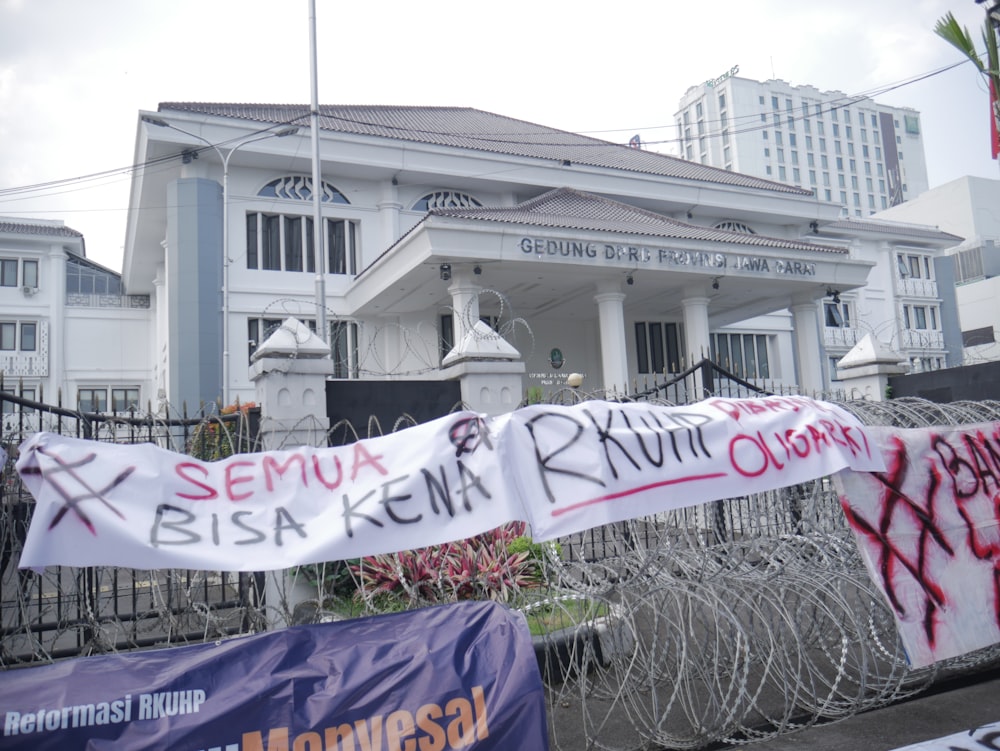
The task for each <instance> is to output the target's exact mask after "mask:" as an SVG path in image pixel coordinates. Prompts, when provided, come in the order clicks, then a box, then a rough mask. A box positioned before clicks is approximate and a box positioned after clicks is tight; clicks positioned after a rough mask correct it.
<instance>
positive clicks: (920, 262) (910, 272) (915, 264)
mask: <svg viewBox="0 0 1000 751" xmlns="http://www.w3.org/2000/svg"><path fill="white" fill-rule="evenodd" d="M896 265H897V267H898V268H899V275H900V276H902V277H903V278H907V277H909V278H912V279H930V278H931V258H930V256H920V255H903V254H900V255H898V256H896Z"/></svg>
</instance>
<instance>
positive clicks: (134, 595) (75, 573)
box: [0, 391, 263, 668]
mask: <svg viewBox="0 0 1000 751" xmlns="http://www.w3.org/2000/svg"><path fill="white" fill-rule="evenodd" d="M0 408H2V412H0V448H3V450H4V451H5V452H6V461H5V462H4V466H3V472H2V475H0V478H2V496H0V554H2V556H0V667H3V668H8V667H12V666H16V665H26V664H34V663H41V662H48V661H51V660H54V659H59V658H63V657H72V656H77V655H86V654H94V653H101V652H114V651H126V650H132V649H139V648H144V647H150V646H161V645H167V644H183V643H188V642H197V641H204V640H206V639H214V638H219V637H221V636H224V635H227V634H239V633H247V632H250V631H253V630H256V629H259V628H260V625H261V624H260V623H259V622H258V620H259V619H258V615H259V612H260V609H259V606H260V602H261V592H262V589H263V578H262V576H261V575H259V574H258V575H252V574H233V573H226V572H206V571H177V570H169V571H136V570H131V569H119V568H107V567H88V568H72V567H50V568H46V569H45V570H43V571H40V572H33V571H30V570H19V569H17V564H18V559H19V554H20V550H21V547H22V545H23V543H24V539H25V535H26V533H27V528H28V524H29V523H30V520H31V515H32V510H33V508H34V505H33V502H32V499H31V496H30V494H29V493H28V491H27V489H26V488H25V487H24V486H23V485H22V483H21V480H20V477H19V476H18V474H17V471H16V469H15V464H16V461H17V458H18V446H20V444H21V443H22V442H23V441H24V440H25V439H26V438H28V437H29V436H30V435H32V434H34V433H37V432H39V431H47V432H53V433H58V434H61V435H70V436H74V437H78V438H86V439H90V440H96V441H102V442H111V443H120V444H127V443H153V444H156V445H159V446H162V447H164V448H167V449H170V450H173V451H180V452H184V453H189V454H193V455H195V456H199V457H202V458H206V459H212V458H218V457H220V456H224V455H228V454H231V453H235V452H239V451H247V450H251V449H252V448H253V446H254V438H253V437H254V436H255V435H256V424H257V423H258V422H259V416H258V415H257V414H255V413H254V412H253V411H251V410H236V411H235V412H234V413H233V414H228V415H225V414H222V415H220V414H216V415H214V416H211V417H207V418H206V417H201V416H199V417H185V416H181V417H177V418H174V419H169V420H163V419H154V418H150V417H146V416H139V415H137V414H135V413H134V412H132V413H127V414H97V413H82V412H78V411H75V410H71V409H68V408H65V407H62V406H59V405H48V404H43V403H40V402H35V401H32V400H29V399H25V398H23V397H20V396H17V395H15V394H11V393H8V392H3V391H0Z"/></svg>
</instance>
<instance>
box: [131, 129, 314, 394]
mask: <svg viewBox="0 0 1000 751" xmlns="http://www.w3.org/2000/svg"><path fill="white" fill-rule="evenodd" d="M141 120H142V121H143V122H144V123H149V124H150V125H155V126H157V127H158V128H170V129H171V130H176V131H177V132H178V133H183V134H184V135H186V136H190V137H191V138H194V139H196V140H198V141H201V142H202V143H203V144H205V145H206V146H208V147H210V148H211V149H213V150H214V151H215V153H216V154H218V156H219V160H220V161H221V162H222V403H223V405H227V404H229V263H230V260H231V259H230V257H229V159H230V157H232V155H233V154H235V153H236V150H237V149H241V148H243V147H244V146H246V145H247V144H250V143H254V142H256V141H263V140H264V139H266V138H284V137H285V136H290V135H293V134H295V133H298V131H299V128H298V126H297V125H286V126H285V127H283V128H279V129H278V130H269V131H265V132H263V133H256V134H254V135H251V136H248V137H247V138H244V139H243V140H241V141H237V142H236V143H235V144H234V145H233V146H231V147H229V149H228V150H227V151H225V152H223V150H222V149H220V148H219V146H218V145H216V144H214V143H212V142H211V141H209V140H208V139H207V138H205V137H204V136H199V135H198V134H197V133H192V132H190V131H187V130H184V129H183V128H178V127H177V126H176V125H174V124H173V123H170V122H167V121H166V120H164V119H163V118H160V117H153V116H152V115H142V116H141Z"/></svg>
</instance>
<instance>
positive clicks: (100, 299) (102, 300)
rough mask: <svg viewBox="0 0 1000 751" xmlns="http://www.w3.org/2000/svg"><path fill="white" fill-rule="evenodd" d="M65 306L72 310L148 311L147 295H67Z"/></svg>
mask: <svg viewBox="0 0 1000 751" xmlns="http://www.w3.org/2000/svg"><path fill="white" fill-rule="evenodd" d="M66 305H67V306H68V307H74V308H134V309H141V310H148V309H149V295H96V294H81V293H67V294H66Z"/></svg>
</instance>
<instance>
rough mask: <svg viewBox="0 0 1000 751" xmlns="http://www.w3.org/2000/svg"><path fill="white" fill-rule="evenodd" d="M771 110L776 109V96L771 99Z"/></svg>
mask: <svg viewBox="0 0 1000 751" xmlns="http://www.w3.org/2000/svg"><path fill="white" fill-rule="evenodd" d="M771 109H774V110H776V109H778V97H776V96H773V97H771Z"/></svg>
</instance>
